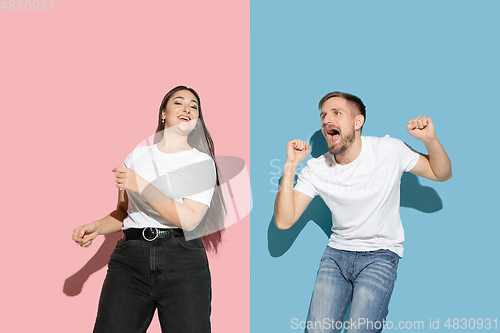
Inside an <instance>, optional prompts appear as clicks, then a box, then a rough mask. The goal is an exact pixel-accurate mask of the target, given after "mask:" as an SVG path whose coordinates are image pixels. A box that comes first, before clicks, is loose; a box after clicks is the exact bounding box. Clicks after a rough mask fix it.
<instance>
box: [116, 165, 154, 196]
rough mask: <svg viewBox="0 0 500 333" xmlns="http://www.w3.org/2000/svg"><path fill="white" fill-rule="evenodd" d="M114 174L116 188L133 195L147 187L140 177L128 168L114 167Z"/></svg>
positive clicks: (146, 183)
mask: <svg viewBox="0 0 500 333" xmlns="http://www.w3.org/2000/svg"><path fill="white" fill-rule="evenodd" d="M113 172H114V173H115V181H116V187H118V188H120V189H123V190H127V191H130V192H134V193H141V192H142V190H143V189H144V187H146V186H147V185H148V182H146V181H145V180H144V179H143V178H142V177H141V176H139V175H138V174H137V173H135V171H134V170H132V169H129V168H122V167H116V168H114V169H113Z"/></svg>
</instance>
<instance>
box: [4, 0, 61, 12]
mask: <svg viewBox="0 0 500 333" xmlns="http://www.w3.org/2000/svg"><path fill="white" fill-rule="evenodd" d="M1 9H3V11H4V12H6V11H9V12H15V11H17V12H23V11H24V12H29V11H34V12H38V11H40V12H46V11H54V0H49V1H47V0H3V2H2V5H1V6H0V10H1Z"/></svg>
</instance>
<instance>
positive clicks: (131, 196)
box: [123, 145, 216, 230]
mask: <svg viewBox="0 0 500 333" xmlns="http://www.w3.org/2000/svg"><path fill="white" fill-rule="evenodd" d="M123 166H124V167H125V168H129V169H132V170H134V171H135V172H136V173H137V174H138V175H139V176H141V177H142V178H144V180H146V181H147V182H148V183H150V184H152V185H153V186H155V187H156V188H157V189H159V190H160V191H161V192H162V193H163V194H165V195H167V196H168V197H170V198H172V199H173V200H175V201H178V202H180V203H182V202H183V201H184V199H190V200H195V201H198V202H201V203H203V204H205V205H207V206H210V201H211V200H212V194H213V191H214V187H215V181H216V173H215V164H214V161H213V160H212V158H211V157H210V156H209V155H207V154H205V153H202V152H200V151H198V150H197V149H195V148H194V149H192V150H186V151H182V152H179V153H173V154H165V153H162V152H161V151H160V150H159V149H158V147H157V145H153V146H146V147H138V148H136V149H134V150H133V151H132V152H131V153H130V154H129V155H128V156H127V158H126V159H125V163H124V164H123ZM127 195H128V210H127V213H128V216H127V217H126V218H125V220H124V221H123V229H124V230H125V229H128V228H145V227H156V228H177V227H176V226H175V225H173V224H171V223H169V222H168V221H166V220H165V219H164V218H162V217H161V216H160V214H158V213H157V212H156V211H155V210H154V209H153V208H152V207H151V205H150V204H149V203H148V202H147V200H146V199H144V198H143V197H142V196H141V195H140V194H139V193H132V192H130V191H127Z"/></svg>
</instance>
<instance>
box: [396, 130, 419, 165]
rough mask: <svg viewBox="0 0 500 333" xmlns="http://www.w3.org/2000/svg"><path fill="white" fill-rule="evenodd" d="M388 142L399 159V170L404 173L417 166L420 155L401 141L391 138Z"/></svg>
mask: <svg viewBox="0 0 500 333" xmlns="http://www.w3.org/2000/svg"><path fill="white" fill-rule="evenodd" d="M390 142H391V144H392V147H393V149H394V151H395V152H396V154H397V156H398V158H399V161H400V163H401V169H403V170H404V171H406V172H408V171H410V170H411V169H413V167H414V166H415V165H416V164H417V162H418V159H419V158H420V155H419V154H418V153H417V152H415V151H414V150H413V149H411V148H410V147H409V146H408V145H407V144H406V143H404V142H403V141H401V140H398V139H394V138H391V140H390Z"/></svg>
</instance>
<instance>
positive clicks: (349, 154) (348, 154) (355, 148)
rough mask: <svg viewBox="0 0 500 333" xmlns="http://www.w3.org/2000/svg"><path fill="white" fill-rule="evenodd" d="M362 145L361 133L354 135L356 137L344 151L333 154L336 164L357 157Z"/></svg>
mask: <svg viewBox="0 0 500 333" xmlns="http://www.w3.org/2000/svg"><path fill="white" fill-rule="evenodd" d="M362 145H363V141H362V140H361V135H356V139H355V140H354V142H353V143H352V145H351V146H350V147H349V148H347V150H346V151H345V152H343V153H342V154H337V155H335V161H336V162H337V164H341V165H345V164H349V163H351V162H352V161H354V160H355V159H356V158H358V156H359V154H360V153H361V147H362Z"/></svg>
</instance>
